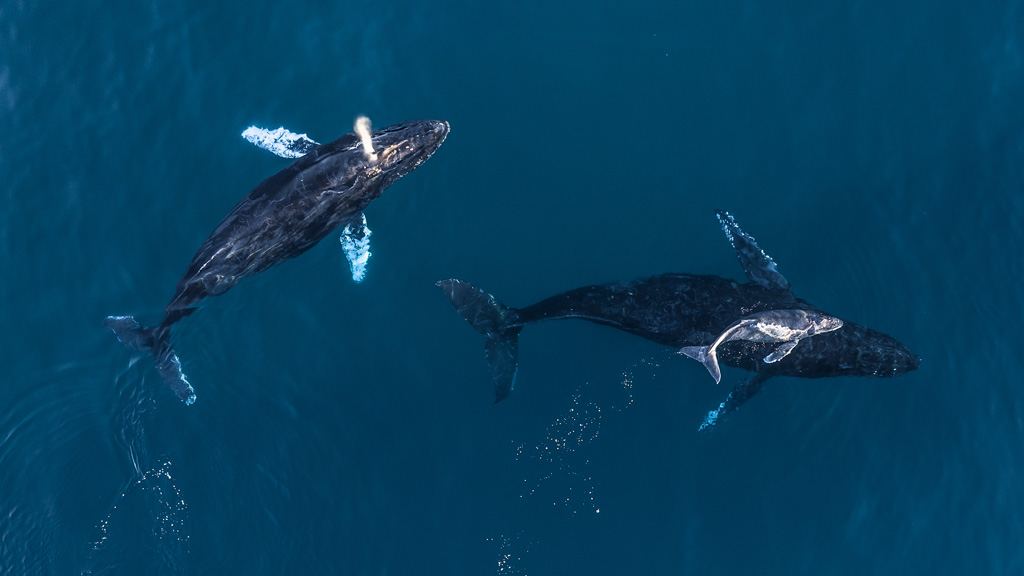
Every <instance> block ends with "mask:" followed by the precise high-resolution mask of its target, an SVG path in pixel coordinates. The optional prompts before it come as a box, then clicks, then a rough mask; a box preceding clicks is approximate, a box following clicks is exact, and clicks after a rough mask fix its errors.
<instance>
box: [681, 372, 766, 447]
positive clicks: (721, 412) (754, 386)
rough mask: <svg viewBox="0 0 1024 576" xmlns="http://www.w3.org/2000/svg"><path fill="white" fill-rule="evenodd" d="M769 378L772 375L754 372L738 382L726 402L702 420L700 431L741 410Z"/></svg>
mask: <svg viewBox="0 0 1024 576" xmlns="http://www.w3.org/2000/svg"><path fill="white" fill-rule="evenodd" d="M769 378H771V375H769V374H766V373H764V372H758V373H757V374H754V377H753V378H751V379H749V380H744V381H743V382H741V383H739V384H737V385H736V387H735V388H733V389H732V392H729V396H728V397H726V399H725V402H722V403H721V404H719V405H718V408H715V409H714V410H711V411H710V412H708V415H707V416H705V417H704V421H703V422H701V424H700V428H699V429H698V430H699V431H700V432H704V431H706V430H708V429H709V428H711V427H712V426H714V425H715V424H718V423H719V422H721V421H722V419H723V418H725V417H727V416H729V415H730V414H732V413H733V412H735V411H736V410H739V408H740V406H742V405H743V403H744V402H746V401H747V400H750V398H751V397H753V396H754V395H755V394H757V393H758V392H760V391H761V388H764V383H765V382H766V381H767V380H768V379H769Z"/></svg>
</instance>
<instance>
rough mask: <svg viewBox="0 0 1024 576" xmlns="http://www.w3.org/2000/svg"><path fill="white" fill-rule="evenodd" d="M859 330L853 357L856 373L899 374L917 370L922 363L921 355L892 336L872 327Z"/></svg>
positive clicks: (869, 374) (870, 374)
mask: <svg viewBox="0 0 1024 576" xmlns="http://www.w3.org/2000/svg"><path fill="white" fill-rule="evenodd" d="M858 332H860V333H859V334H857V339H856V345H855V346H854V350H855V351H856V356H855V358H854V359H851V360H852V362H851V363H852V364H853V365H854V368H853V372H854V373H855V374H856V375H859V376H869V377H880V378H885V377H890V376H899V375H900V374H906V373H907V372H911V371H913V370H917V368H918V367H919V366H920V365H921V357H920V356H918V355H917V354H914V353H913V352H911V351H910V350H908V349H907V347H906V346H904V345H903V343H902V342H900V341H899V340H897V339H895V338H893V337H892V336H889V335H888V334H883V333H881V332H878V331H875V330H870V329H865V330H864V331H858Z"/></svg>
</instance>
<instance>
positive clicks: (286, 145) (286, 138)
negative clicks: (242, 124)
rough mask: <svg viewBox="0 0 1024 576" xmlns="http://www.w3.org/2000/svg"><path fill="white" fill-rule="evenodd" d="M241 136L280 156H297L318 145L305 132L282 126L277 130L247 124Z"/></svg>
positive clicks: (303, 154)
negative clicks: (298, 132)
mask: <svg viewBox="0 0 1024 576" xmlns="http://www.w3.org/2000/svg"><path fill="white" fill-rule="evenodd" d="M242 138H245V139H246V140H248V141H249V142H251V143H253V144H255V145H256V146H259V147H260V148H263V149H264V150H267V151H269V152H273V153H274V154H276V155H278V156H280V157H282V158H299V157H301V156H305V155H306V153H307V152H309V151H310V150H312V149H313V148H316V147H317V146H319V145H320V143H318V142H317V141H315V140H313V139H312V138H310V137H309V136H306V135H305V134H296V133H294V132H291V131H290V130H287V129H286V128H284V127H283V126H282V127H280V128H278V129H277V130H267V129H266V128H260V127H259V126H249V127H248V128H246V129H245V132H242Z"/></svg>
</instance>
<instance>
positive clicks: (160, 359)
mask: <svg viewBox="0 0 1024 576" xmlns="http://www.w3.org/2000/svg"><path fill="white" fill-rule="evenodd" d="M103 325H104V326H106V327H107V328H110V329H111V330H113V331H114V335H115V336H117V339H118V340H120V341H121V343H123V344H124V345H125V346H127V347H129V348H131V349H132V350H135V351H137V352H143V351H146V350H148V351H149V352H151V353H152V354H153V359H154V361H155V363H156V369H157V372H159V373H160V376H161V377H162V378H163V380H164V383H165V384H167V385H168V386H170V387H171V390H173V391H174V393H175V394H176V395H177V396H178V398H180V399H181V400H182V401H183V402H184V403H185V404H192V403H193V402H195V401H196V393H195V391H194V390H193V389H192V385H191V384H189V383H188V379H187V378H185V374H184V373H183V372H182V371H181V361H180V360H178V355H177V354H175V353H174V350H173V349H171V342H170V329H169V328H167V327H164V326H158V327H156V328H147V327H145V326H143V325H141V324H139V323H138V321H136V320H135V318H134V317H132V316H107V319H106V320H104V321H103Z"/></svg>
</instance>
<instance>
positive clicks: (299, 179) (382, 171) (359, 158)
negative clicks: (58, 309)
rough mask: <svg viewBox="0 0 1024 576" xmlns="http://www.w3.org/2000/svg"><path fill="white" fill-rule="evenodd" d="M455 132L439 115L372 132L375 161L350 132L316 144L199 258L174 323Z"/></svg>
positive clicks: (282, 255) (172, 310)
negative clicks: (367, 156) (434, 117)
mask: <svg viewBox="0 0 1024 576" xmlns="http://www.w3.org/2000/svg"><path fill="white" fill-rule="evenodd" d="M447 134H448V124H447V123H446V122H438V121H419V122H406V123H403V124H395V125H393V126H388V127H387V128H384V129H382V130H378V131H376V132H374V133H373V143H374V149H375V150H376V151H377V154H378V159H377V161H376V162H371V161H369V160H368V159H367V158H366V156H365V155H364V154H363V148H362V144H361V143H360V141H359V137H358V136H357V135H356V134H355V133H353V132H349V133H347V134H345V135H344V136H342V137H341V138H338V139H337V140H335V141H333V142H329V143H327V144H323V145H321V146H317V147H316V148H314V149H312V150H311V151H309V152H308V153H307V154H306V155H305V156H302V157H301V158H299V159H297V160H295V162H294V163H292V165H291V166H289V167H287V168H285V169H284V170H282V171H280V172H278V173H277V174H274V175H273V176H271V177H270V178H267V179H266V180H264V181H263V182H262V183H261V184H260V185H259V186H257V187H256V189H254V190H253V191H252V192H250V193H249V195H248V196H246V197H245V198H243V199H242V201H241V202H239V203H238V204H237V205H236V206H235V207H234V208H233V209H232V210H231V212H229V213H228V215H227V216H226V217H225V218H224V220H223V221H221V223H220V224H219V225H218V226H217V228H216V229H215V230H214V231H213V233H212V234H210V236H209V237H208V238H207V239H206V240H205V241H204V242H203V244H202V245H201V246H200V247H199V250H197V251H196V255H195V256H194V257H193V258H192V262H191V263H190V264H189V267H188V270H186V271H185V274H184V275H183V276H182V277H181V280H179V281H178V288H177V292H176V293H175V295H174V298H172V299H171V302H170V303H169V304H168V305H167V308H166V309H165V312H166V313H167V320H168V321H165V322H164V325H169V324H172V323H173V322H174V321H176V320H177V319H178V318H179V317H180V316H181V315H183V314H181V312H182V311H184V310H186V309H188V308H191V307H192V306H194V305H195V304H196V303H197V302H199V301H200V300H202V299H204V298H207V297H209V296H216V295H218V294H222V293H224V292H225V291H227V290H228V289H230V288H231V287H232V286H234V285H235V284H237V283H238V281H239V280H241V279H242V278H245V277H246V276H252V275H254V274H258V273H260V272H262V271H264V270H266V269H267V268H269V267H271V266H273V265H275V264H278V263H280V262H283V261H285V260H288V259H290V258H294V257H295V256H298V255H299V254H302V253H303V252H305V251H306V250H309V249H310V248H312V247H313V246H314V245H315V244H316V243H317V242H319V241H320V240H322V239H323V238H324V237H325V236H327V235H328V234H330V233H331V232H333V231H334V230H335V229H337V228H339V227H343V226H345V225H347V224H348V223H350V222H353V221H355V220H356V219H357V218H359V215H360V214H361V213H362V211H363V209H364V208H366V206H367V205H369V204H370V202H372V201H373V200H375V199H376V198H378V197H379V196H380V195H381V193H382V192H383V191H384V190H385V189H386V188H387V187H388V186H390V185H391V184H392V183H393V182H394V181H395V180H398V179H399V178H401V177H402V176H404V175H406V174H408V173H409V172H411V171H412V170H414V169H415V168H416V167H417V166H419V165H420V164H421V163H422V162H423V161H425V160H426V159H427V158H429V157H430V155H431V154H433V153H434V151H435V150H437V148H438V146H440V145H441V143H442V142H443V141H444V138H445V136H446V135H447Z"/></svg>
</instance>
